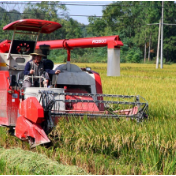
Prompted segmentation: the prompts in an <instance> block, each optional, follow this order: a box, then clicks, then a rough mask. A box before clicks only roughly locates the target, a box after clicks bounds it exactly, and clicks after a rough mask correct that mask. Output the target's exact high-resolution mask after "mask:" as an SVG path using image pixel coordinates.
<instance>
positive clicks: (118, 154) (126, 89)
mask: <svg viewBox="0 0 176 176" xmlns="http://www.w3.org/2000/svg"><path fill="white" fill-rule="evenodd" d="M77 65H79V66H80V67H85V66H87V67H91V69H92V70H94V71H96V72H98V73H99V74H100V75H101V79H102V85H103V93H104V94H122V95H140V96H142V97H144V98H145V99H146V100H147V101H148V104H149V116H148V119H147V120H145V121H143V122H141V123H137V122H136V121H135V120H129V119H120V120H115V119H100V118H98V119H95V120H89V119H87V118H83V119H82V120H81V119H79V118H77V119H73V118H72V119H69V121H67V120H65V119H61V120H60V122H59V123H58V125H57V126H56V128H55V129H54V130H53V131H52V132H51V133H50V135H49V137H50V139H51V140H52V146H50V147H48V148H46V147H44V146H38V147H36V148H35V149H30V148H29V145H28V144H27V143H26V142H22V141H20V140H18V139H17V138H15V137H14V136H10V135H9V134H8V133H7V129H6V128H2V127H0V146H1V147H2V148H0V162H1V161H2V162H3V163H6V165H5V166H4V168H5V167H6V168H9V166H10V162H11V161H10V158H11V157H12V156H13V155H9V156H8V157H5V155H2V153H4V152H6V151H7V150H8V151H9V150H16V149H17V148H18V152H21V150H22V151H23V152H25V156H31V152H34V153H37V154H38V155H44V156H46V157H47V158H48V159H49V162H50V163H51V162H52V161H53V162H54V163H56V162H57V164H63V165H66V166H68V167H73V166H75V167H76V168H77V169H78V170H77V171H75V172H74V173H71V174H84V175H85V174H108V175H111V174H116V175H117V174H118V175H121V174H122V175H126V174H128V175H132V174H135V175H137V174H140V175H145V174H147V175H150V174H152V175H160V174H161V175H171V174H176V95H175V93H176V65H164V68H163V69H155V65H154V64H121V66H120V67H121V76H120V77H107V76H106V68H107V67H106V64H77ZM12 148H13V149H12ZM24 150H25V151H24ZM23 156H24V155H20V156H19V160H20V159H21V161H23V162H24V160H23V159H22V157H23ZM28 158H30V157H28ZM29 160H30V159H29ZM12 161H13V160H12ZM25 162H26V165H27V163H28V162H29V161H27V160H25ZM46 162H47V160H46ZM30 164H32V163H30ZM12 165H13V162H12ZM15 167H16V168H18V169H19V170H15V172H17V171H18V173H19V174H20V173H21V170H20V169H21V168H20V164H19V165H18V167H17V165H15ZM36 167H37V168H38V170H39V171H40V169H41V168H40V166H39V165H38V166H36ZM4 168H3V169H4ZM0 169H1V168H0ZM3 169H1V170H2V174H4V173H5V171H6V170H3ZM1 170H0V173H1ZM11 173H12V174H13V172H11ZM24 173H25V171H24ZM30 173H31V174H36V173H35V172H33V173H32V171H31V172H30ZM41 173H42V174H47V173H48V172H47V171H46V172H41ZM65 174H70V173H65Z"/></svg>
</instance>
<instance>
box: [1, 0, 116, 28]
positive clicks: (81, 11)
mask: <svg viewBox="0 0 176 176" xmlns="http://www.w3.org/2000/svg"><path fill="white" fill-rule="evenodd" d="M37 1H38V0H37ZM37 1H34V2H37ZM0 2H3V1H0ZM10 2H14V3H16V4H9V3H8V4H6V3H0V5H1V7H2V8H5V9H6V10H7V11H10V10H12V9H16V10H18V11H20V12H21V13H22V12H23V10H24V5H23V4H24V2H25V1H20V0H19V1H10ZM31 2H33V1H31ZM39 2H40V1H39ZM59 2H60V3H63V4H68V5H66V7H67V12H68V13H69V15H70V17H71V18H73V19H74V20H77V21H78V22H79V23H83V24H85V25H87V24H89V22H88V17H87V16H94V15H95V16H102V10H103V7H104V6H101V5H108V4H110V3H112V2H113V1H108V0H106V1H83V0H82V1H79V0H78V1H71V0H70V1H65V0H63V1H59ZM69 4H70V5H69ZM71 4H72V5H71ZM74 4H76V5H74ZM78 4H80V5H78ZM82 5H85V6H82ZM89 5H90V6H89ZM92 5H96V6H92ZM97 5H98V6H97ZM72 15H73V16H72ZM76 15H78V16H76ZM79 15H83V16H79Z"/></svg>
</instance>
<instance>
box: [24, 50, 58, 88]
mask: <svg viewBox="0 0 176 176" xmlns="http://www.w3.org/2000/svg"><path fill="white" fill-rule="evenodd" d="M30 55H31V56H32V60H30V61H29V62H27V63H26V66H25V69H24V75H25V77H27V76H34V78H33V77H32V78H31V77H28V78H27V79H25V81H24V82H23V87H31V86H34V87H39V86H45V87H47V85H48V82H49V79H50V78H49V74H51V75H54V74H59V73H60V70H56V71H54V70H51V69H48V67H47V65H46V62H43V61H42V57H45V55H44V54H43V53H42V51H41V50H36V51H34V53H31V54H30ZM36 76H41V77H43V78H45V81H44V79H42V78H36Z"/></svg>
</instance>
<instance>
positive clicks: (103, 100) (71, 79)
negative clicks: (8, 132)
mask: <svg viewBox="0 0 176 176" xmlns="http://www.w3.org/2000/svg"><path fill="white" fill-rule="evenodd" d="M60 27H62V26H61V25H60V24H59V23H57V22H52V21H46V20H38V19H22V20H18V21H15V22H12V23H10V24H8V25H6V26H5V27H4V28H3V30H13V31H14V34H13V37H12V40H5V41H3V42H1V43H0V80H1V84H0V96H1V106H0V126H7V127H9V128H10V129H15V136H16V137H18V138H20V139H21V140H28V141H29V143H30V145H31V147H35V146H37V145H40V144H46V143H49V142H50V140H49V138H48V136H47V135H48V134H49V133H50V132H51V130H52V129H53V128H54V127H55V126H56V125H57V123H58V121H59V119H60V118H62V117H65V118H68V117H70V116H71V117H72V118H76V117H84V116H87V118H117V119H119V118H122V117H128V118H131V119H136V120H137V121H142V120H143V119H145V118H147V110H148V104H147V102H146V100H145V99H144V98H142V97H141V96H126V95H125V96H124V95H108V94H103V90H102V83H101V77H100V75H99V74H98V73H97V72H95V71H93V70H91V69H90V68H79V67H78V66H77V65H75V64H71V63H70V60H71V50H73V49H74V48H91V47H105V46H107V56H108V58H107V75H108V76H119V75H120V47H121V46H123V43H122V41H121V40H120V37H119V36H118V35H115V36H104V37H92V38H79V39H69V40H68V39H63V40H50V41H38V37H39V34H40V33H45V34H49V33H51V32H54V31H55V30H57V29H58V28H60ZM22 33H23V34H25V35H32V36H36V39H35V40H34V41H28V40H27V39H26V40H25V41H24V40H19V39H18V40H15V35H16V34H22ZM29 38H30V39H31V37H29ZM61 48H62V49H65V50H67V62H66V63H65V64H59V65H54V64H53V62H52V61H51V60H49V59H47V55H48V54H49V50H50V49H61ZM35 49H41V50H42V52H43V54H44V55H46V57H43V58H42V59H43V62H46V65H47V66H48V67H49V69H53V70H60V71H61V72H60V74H59V76H55V75H53V76H52V75H50V85H49V86H48V87H41V85H40V87H26V88H24V87H23V86H22V83H23V81H24V80H25V79H26V78H24V75H23V71H24V68H25V65H26V63H27V62H28V61H30V60H31V59H32V56H31V55H30V53H32V52H34V50H35ZM53 66H54V68H53ZM28 76H29V77H32V79H33V78H34V76H31V75H28ZM38 78H39V79H44V78H43V77H41V76H40V75H39V76H38V77H36V78H35V79H38Z"/></svg>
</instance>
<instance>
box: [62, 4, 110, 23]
mask: <svg viewBox="0 0 176 176" xmlns="http://www.w3.org/2000/svg"><path fill="white" fill-rule="evenodd" d="M60 2H63V3H66V4H86V5H108V4H110V3H112V1H60ZM66 7H67V8H68V12H69V15H87V16H92V15H96V16H102V10H103V6H76V5H66ZM70 17H71V18H73V19H75V20H77V21H78V22H80V23H83V24H89V22H88V17H84V16H70Z"/></svg>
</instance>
